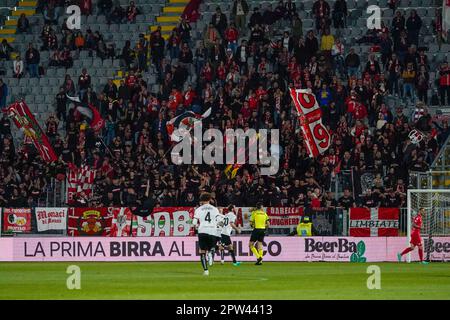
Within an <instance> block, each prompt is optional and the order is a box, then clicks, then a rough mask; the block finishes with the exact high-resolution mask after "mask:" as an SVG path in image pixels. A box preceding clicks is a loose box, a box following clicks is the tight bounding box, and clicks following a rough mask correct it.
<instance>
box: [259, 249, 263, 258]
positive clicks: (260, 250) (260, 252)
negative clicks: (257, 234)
mask: <svg viewBox="0 0 450 320" xmlns="http://www.w3.org/2000/svg"><path fill="white" fill-rule="evenodd" d="M258 253H259V257H260V258H261V259H262V257H263V255H264V253H263V250H262V249H259V250H258Z"/></svg>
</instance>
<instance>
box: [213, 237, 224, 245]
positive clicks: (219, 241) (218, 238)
mask: <svg viewBox="0 0 450 320" xmlns="http://www.w3.org/2000/svg"><path fill="white" fill-rule="evenodd" d="M214 238H215V239H216V240H215V245H214V246H215V247H216V248H219V245H220V243H221V240H222V238H221V237H219V236H215V237H214Z"/></svg>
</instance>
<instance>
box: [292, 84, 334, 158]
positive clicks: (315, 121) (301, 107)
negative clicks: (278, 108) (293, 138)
mask: <svg viewBox="0 0 450 320" xmlns="http://www.w3.org/2000/svg"><path fill="white" fill-rule="evenodd" d="M290 93H291V97H292V100H294V104H295V108H296V109H297V113H298V118H299V122H300V127H301V129H302V132H303V137H304V139H305V142H306V147H307V149H308V152H309V156H310V157H311V158H315V157H317V156H318V155H319V154H322V153H324V152H325V151H326V150H327V149H328V148H329V147H330V144H331V135H330V133H329V132H328V130H327V128H326V127H325V126H324V125H323V124H322V111H321V109H320V107H319V104H318V103H317V100H316V96H315V95H314V94H313V93H311V90H309V89H308V90H304V89H294V88H291V89H290Z"/></svg>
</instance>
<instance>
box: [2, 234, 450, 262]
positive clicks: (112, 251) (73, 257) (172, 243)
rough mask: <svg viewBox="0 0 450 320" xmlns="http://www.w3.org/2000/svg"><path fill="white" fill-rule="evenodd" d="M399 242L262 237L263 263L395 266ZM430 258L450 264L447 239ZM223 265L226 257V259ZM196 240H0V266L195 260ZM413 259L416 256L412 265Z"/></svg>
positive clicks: (244, 253)
mask: <svg viewBox="0 0 450 320" xmlns="http://www.w3.org/2000/svg"><path fill="white" fill-rule="evenodd" d="M232 240H233V244H234V246H235V252H236V256H237V259H238V260H240V261H244V262H246V261H254V260H255V259H254V257H253V256H252V253H251V252H250V250H249V249H248V240H249V238H248V237H244V236H236V237H233V239H232ZM406 245H407V239H406V238H405V237H372V238H371V237H364V238H357V237H266V239H265V241H264V260H265V261H310V262H315V261H333V262H381V261H397V252H399V251H401V250H403V249H404V248H405V247H406ZM428 247H430V259H431V260H434V261H450V237H446V238H433V239H432V241H428V240H425V250H428ZM226 259H227V260H229V258H228V257H227V258H226ZM198 260H199V254H198V246H197V238H196V237H143V238H129V237H128V238H124V237H118V238H111V237H78V238H68V237H55V238H54V237H40V238H29V237H10V238H0V261H198ZM416 260H418V257H417V252H416V251H414V252H413V253H412V261H416Z"/></svg>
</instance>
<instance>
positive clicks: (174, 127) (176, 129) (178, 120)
mask: <svg viewBox="0 0 450 320" xmlns="http://www.w3.org/2000/svg"><path fill="white" fill-rule="evenodd" d="M210 114H211V108H209V109H208V110H206V111H205V113H203V114H198V113H195V112H193V111H185V112H183V113H182V114H180V115H178V116H176V117H174V118H172V119H170V121H169V122H167V123H166V129H167V134H168V135H169V137H170V139H171V141H175V142H180V141H181V140H183V136H184V135H183V133H184V132H190V131H191V129H192V128H194V126H195V125H196V123H199V121H202V120H203V119H205V118H207V117H209V115H210Z"/></svg>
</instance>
